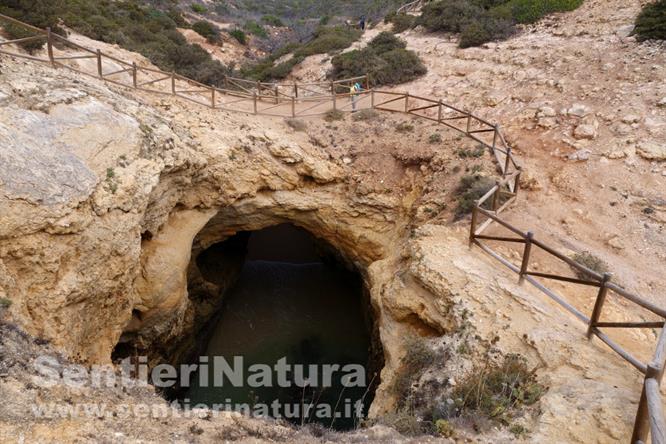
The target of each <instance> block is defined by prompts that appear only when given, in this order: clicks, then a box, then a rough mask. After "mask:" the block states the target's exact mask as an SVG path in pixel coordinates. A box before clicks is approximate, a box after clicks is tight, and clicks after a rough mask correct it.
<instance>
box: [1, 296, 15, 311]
mask: <svg viewBox="0 0 666 444" xmlns="http://www.w3.org/2000/svg"><path fill="white" fill-rule="evenodd" d="M11 305H12V301H10V300H9V299H7V298H0V310H2V309H5V308H9V307H11Z"/></svg>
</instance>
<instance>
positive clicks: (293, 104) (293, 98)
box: [291, 97, 296, 117]
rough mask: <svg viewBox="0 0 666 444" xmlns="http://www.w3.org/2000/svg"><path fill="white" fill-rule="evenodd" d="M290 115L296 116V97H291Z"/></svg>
mask: <svg viewBox="0 0 666 444" xmlns="http://www.w3.org/2000/svg"><path fill="white" fill-rule="evenodd" d="M291 117H296V97H292V98H291Z"/></svg>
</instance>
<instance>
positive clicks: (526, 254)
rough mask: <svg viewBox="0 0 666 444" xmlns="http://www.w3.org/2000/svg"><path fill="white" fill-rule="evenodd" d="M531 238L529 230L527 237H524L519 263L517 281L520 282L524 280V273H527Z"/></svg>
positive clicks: (532, 235) (532, 237)
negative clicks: (521, 258)
mask: <svg viewBox="0 0 666 444" xmlns="http://www.w3.org/2000/svg"><path fill="white" fill-rule="evenodd" d="M532 239H534V233H533V232H531V231H528V232H527V238H526V239H525V249H524V250H523V262H522V264H520V277H519V278H518V283H519V284H522V283H523V281H524V280H525V274H526V273H527V268H528V267H529V265H530V253H531V252H532Z"/></svg>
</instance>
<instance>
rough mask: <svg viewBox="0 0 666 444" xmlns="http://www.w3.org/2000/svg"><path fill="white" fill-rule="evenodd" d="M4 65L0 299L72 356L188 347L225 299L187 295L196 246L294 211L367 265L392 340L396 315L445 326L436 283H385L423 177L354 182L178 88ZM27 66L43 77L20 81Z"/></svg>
mask: <svg viewBox="0 0 666 444" xmlns="http://www.w3.org/2000/svg"><path fill="white" fill-rule="evenodd" d="M13 68H15V69H16V71H14V72H12V69H13ZM3 69H4V67H3ZM7 69H8V70H9V71H8V72H7V73H6V75H3V76H1V77H0V91H1V92H2V93H3V97H4V99H3V100H4V102H5V106H3V107H2V109H1V110H0V141H1V142H2V143H1V144H2V149H1V150H0V297H3V298H7V299H10V300H11V301H12V305H11V308H10V310H9V314H10V316H11V319H12V320H13V321H15V322H17V323H18V324H19V325H21V326H22V327H23V328H25V329H26V330H27V331H28V332H29V333H31V334H32V335H34V336H37V337H41V338H44V339H46V340H48V341H50V342H51V343H52V344H53V346H54V347H55V348H57V349H58V350H60V351H61V352H63V353H64V354H65V355H67V356H68V357H69V358H71V359H74V360H77V361H82V362H88V363H96V362H108V361H109V360H110V359H111V356H112V353H113V351H114V348H116V346H117V345H118V344H121V345H129V346H132V347H137V348H139V349H140V350H142V351H147V353H148V354H150V353H153V355H154V356H153V357H154V358H156V359H160V360H165V359H176V360H177V359H179V358H181V357H182V355H181V354H180V353H183V350H184V348H186V347H187V345H188V344H189V345H191V342H190V343H188V342H187V338H191V337H192V335H193V334H195V333H196V331H197V329H198V328H200V327H201V326H202V325H205V323H206V322H207V321H208V319H209V318H210V316H212V315H213V314H214V313H215V309H216V307H218V306H219V301H213V300H206V301H203V302H201V301H199V302H197V301H194V300H193V299H192V298H190V297H189V289H188V285H189V284H190V282H188V278H189V277H190V276H191V275H192V261H191V259H192V254H193V251H194V252H197V251H201V250H202V249H203V248H206V247H207V246H210V245H211V244H212V243H216V242H220V241H222V240H224V239H226V238H227V237H229V236H231V235H233V234H235V233H236V232H238V231H246V230H247V231H249V230H257V229H260V228H263V227H267V226H270V225H274V224H279V223H284V222H291V223H294V224H296V225H299V226H301V227H303V228H305V229H307V230H308V231H310V232H311V233H312V234H313V235H314V236H316V237H317V238H319V239H321V240H323V241H326V242H327V243H328V244H330V245H331V246H332V247H334V248H335V249H336V250H337V251H338V252H339V253H340V254H341V255H342V256H343V259H344V260H345V262H346V263H348V264H349V265H350V266H354V267H355V268H356V269H358V270H359V271H360V272H361V273H362V276H363V278H364V280H365V281H366V287H367V288H368V289H369V293H370V298H371V301H370V303H371V305H372V309H373V311H374V317H375V321H376V323H377V328H379V330H380V331H381V332H385V333H382V334H384V336H385V339H382V345H383V346H384V347H387V348H390V347H392V346H393V345H391V340H392V339H391V338H392V334H393V333H389V332H393V331H394V330H395V328H388V327H387V326H389V325H394V324H396V323H400V322H407V323H411V324H413V323H414V322H417V323H422V324H423V325H424V326H427V328H429V329H432V330H433V331H443V329H446V328H448V327H447V326H449V325H450V321H448V320H447V319H446V316H445V312H440V308H441V307H440V308H438V307H436V306H432V305H428V304H425V305H424V304H423V303H422V302H419V301H421V300H422V299H423V298H424V296H425V295H426V294H427V292H425V293H423V291H424V290H422V289H421V290H419V288H420V285H419V284H418V283H417V282H411V283H409V284H408V285H406V287H404V289H403V287H402V285H400V288H401V289H402V290H403V291H401V292H390V293H389V294H390V295H387V293H385V288H388V287H395V285H397V284H396V283H395V282H393V280H394V279H395V269H396V267H399V261H397V259H396V257H399V255H400V252H401V244H402V243H403V242H404V239H405V237H406V236H408V233H409V227H408V225H409V223H410V222H409V221H410V214H411V212H412V209H411V208H412V206H413V205H414V202H415V200H416V194H417V190H418V189H419V185H418V183H417V179H415V175H413V174H403V173H395V176H397V177H399V178H400V179H399V180H398V181H391V182H390V183H384V182H383V181H381V180H379V181H378V183H377V184H372V183H369V182H368V181H360V182H354V181H353V180H351V179H350V174H351V173H353V168H354V165H351V164H349V163H345V162H344V161H335V160H333V158H332V156H331V154H330V153H329V152H327V151H325V150H323V149H322V148H321V147H320V146H319V145H313V144H312V143H310V142H309V141H307V140H304V137H303V135H300V134H298V133H293V134H292V133H287V134H285V133H286V132H285V131H284V127H283V126H280V125H284V124H283V123H282V122H280V121H279V120H277V123H276V119H265V120H261V118H255V119H251V123H249V124H248V119H246V118H245V117H243V116H239V115H229V114H225V113H222V112H219V111H217V112H214V113H213V112H210V111H207V110H205V109H204V110H203V111H201V110H200V109H199V108H197V107H189V106H188V105H187V104H185V105H183V104H182V103H180V102H178V101H177V100H176V99H174V101H173V102H169V103H168V104H167V103H164V102H162V103H163V104H164V106H163V108H162V109H158V108H155V107H153V106H151V105H150V104H149V103H146V102H142V100H143V99H142V98H141V97H138V98H135V97H132V96H130V95H127V94H123V93H122V91H120V90H119V91H114V90H111V89H109V88H108V87H106V86H105V85H103V84H100V83H99V82H97V81H95V80H90V81H78V80H77V82H78V83H76V84H75V85H76V86H75V87H73V86H72V85H74V83H73V78H72V77H73V75H72V74H70V73H69V72H66V71H64V70H63V71H57V72H56V71H52V70H51V69H50V68H43V67H40V66H39V65H21V66H12V65H10V66H8V67H7ZM29 70H35V72H33V73H32V74H33V75H34V76H38V77H39V78H43V79H45V80H44V82H42V83H40V84H34V83H32V82H30V81H29V80H26V78H30V77H32V76H31V75H30V71H29ZM26 71H27V72H26ZM63 85H65V86H63ZM68 85H69V86H68ZM17 91H20V94H18V93H17ZM165 109H168V110H170V111H168V112H166V111H164V110H165ZM213 119H215V121H214V124H213V123H212V122H213ZM341 158H344V156H341ZM396 188H399V189H400V190H401V192H398V193H396V192H394V191H395V189H396ZM386 190H388V191H386ZM389 191H390V192H389ZM396 261H397V262H396ZM381 264H384V265H381ZM387 264H388V265H387ZM195 268H196V267H195ZM194 275H195V276H196V273H195V274H194ZM395 288H397V287H395ZM442 313H444V314H442ZM394 339H395V340H396V341H397V340H398V339H399V338H394ZM151 350H152V351H151ZM155 350H159V351H155ZM155 354H157V355H155ZM388 362H389V367H391V366H392V367H397V366H398V362H397V361H395V358H392V357H389V358H388ZM387 399H388V398H387ZM381 404H382V402H381V401H380V402H378V405H380V406H381Z"/></svg>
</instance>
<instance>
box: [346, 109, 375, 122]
mask: <svg viewBox="0 0 666 444" xmlns="http://www.w3.org/2000/svg"><path fill="white" fill-rule="evenodd" d="M378 116H379V113H378V112H377V111H375V110H374V109H369V108H366V109H361V110H358V111H356V112H355V113H354V114H352V119H353V120H354V121H356V122H366V121H368V120H374V119H376V118H377V117H378Z"/></svg>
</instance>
